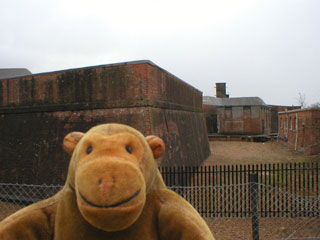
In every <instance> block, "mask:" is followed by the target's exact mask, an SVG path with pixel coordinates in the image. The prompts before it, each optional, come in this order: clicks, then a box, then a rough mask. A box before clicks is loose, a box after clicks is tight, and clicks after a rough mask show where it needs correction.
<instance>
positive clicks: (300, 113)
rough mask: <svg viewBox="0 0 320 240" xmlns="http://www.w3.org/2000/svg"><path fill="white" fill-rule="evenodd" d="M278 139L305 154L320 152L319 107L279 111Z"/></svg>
mask: <svg viewBox="0 0 320 240" xmlns="http://www.w3.org/2000/svg"><path fill="white" fill-rule="evenodd" d="M279 123H280V126H279V139H281V140H282V141H283V142H285V143H286V145H288V146H289V147H290V148H291V149H294V150H297V151H303V152H304V153H305V154H307V155H312V154H317V153H320V109H301V110H291V111H285V112H280V113H279Z"/></svg>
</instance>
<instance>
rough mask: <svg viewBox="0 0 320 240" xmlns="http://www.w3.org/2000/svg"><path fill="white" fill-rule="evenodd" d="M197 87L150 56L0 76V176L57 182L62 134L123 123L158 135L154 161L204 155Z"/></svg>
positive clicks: (189, 160) (62, 163)
mask: <svg viewBox="0 0 320 240" xmlns="http://www.w3.org/2000/svg"><path fill="white" fill-rule="evenodd" d="M201 105H202V93H201V92H200V91H198V90H196V89H194V88H193V87H191V86H189V85H188V84H186V83H184V82H183V81H181V80H180V79H178V78H176V77H175V76H173V75H171V74H169V73H168V72H166V71H164V70H163V69H161V68H159V67H157V66H155V65H154V64H152V63H151V62H134V63H129V64H115V65H105V66H97V67H90V68H81V69H73V70H67V71H58V72H52V73H44V74H38V75H33V76H30V77H22V78H14V79H5V80H1V82H0V133H1V137H0V145H1V148H0V164H1V170H0V181H1V182H20V183H37V184H41V183H53V184H57V183H63V182H64V180H65V177H66V170H67V165H68V162H69V157H68V156H67V154H65V153H64V152H63V150H62V147H61V143H62V140H63V137H64V136H65V135H66V134H67V133H69V132H71V131H87V130H88V129H89V128H91V127H92V126H94V125H97V124H100V123H111V122H116V123H124V124H128V125H130V126H133V127H135V128H137V129H138V130H140V131H142V132H143V133H144V134H145V135H149V134H155V135H159V136H160V137H162V138H163V139H164V141H165V143H166V146H167V151H166V153H165V155H164V156H163V160H162V165H180V164H184V165H197V164H199V163H201V162H202V161H203V160H204V159H205V158H206V157H207V156H208V155H209V153H210V152H209V145H208V139H207V133H206V126H205V120H204V115H203V112H202V109H201Z"/></svg>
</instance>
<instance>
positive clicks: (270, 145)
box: [203, 141, 320, 165]
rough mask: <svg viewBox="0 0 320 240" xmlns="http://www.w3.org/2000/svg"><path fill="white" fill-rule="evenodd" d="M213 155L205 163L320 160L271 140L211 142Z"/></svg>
mask: <svg viewBox="0 0 320 240" xmlns="http://www.w3.org/2000/svg"><path fill="white" fill-rule="evenodd" d="M210 150H211V156H210V157H209V158H208V159H207V160H206V161H205V162H204V163H203V165H229V164H253V163H286V162H306V161H311V160H314V161H316V160H317V161H319V162H320V154H319V155H317V156H306V155H304V154H302V153H298V152H294V151H291V150H289V148H287V147H286V146H284V145H283V144H281V143H278V142H275V141H270V142H265V143H258V142H231V141H230V142H223V141H214V142H210Z"/></svg>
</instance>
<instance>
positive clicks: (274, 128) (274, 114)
mask: <svg viewBox="0 0 320 240" xmlns="http://www.w3.org/2000/svg"><path fill="white" fill-rule="evenodd" d="M270 107H271V133H278V131H279V129H278V126H279V119H278V113H279V112H283V111H289V110H294V109H300V108H301V107H300V106H279V105H270Z"/></svg>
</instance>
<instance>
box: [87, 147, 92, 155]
mask: <svg viewBox="0 0 320 240" xmlns="http://www.w3.org/2000/svg"><path fill="white" fill-rule="evenodd" d="M91 152H92V146H88V147H87V153H88V154H90V153H91Z"/></svg>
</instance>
